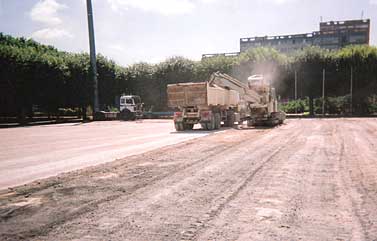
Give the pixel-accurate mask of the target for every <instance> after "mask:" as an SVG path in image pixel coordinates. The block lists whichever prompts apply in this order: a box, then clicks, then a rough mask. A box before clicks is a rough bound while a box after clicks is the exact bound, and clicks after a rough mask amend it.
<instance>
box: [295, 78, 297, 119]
mask: <svg viewBox="0 0 377 241" xmlns="http://www.w3.org/2000/svg"><path fill="white" fill-rule="evenodd" d="M295 102H296V103H295V112H296V114H297V71H296V70H295Z"/></svg>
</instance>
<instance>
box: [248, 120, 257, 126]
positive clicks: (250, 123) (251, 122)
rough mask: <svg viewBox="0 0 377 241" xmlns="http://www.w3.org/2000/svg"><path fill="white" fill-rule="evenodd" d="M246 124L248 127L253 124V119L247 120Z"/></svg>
mask: <svg viewBox="0 0 377 241" xmlns="http://www.w3.org/2000/svg"><path fill="white" fill-rule="evenodd" d="M247 126H248V127H252V126H255V123H254V121H253V120H247Z"/></svg>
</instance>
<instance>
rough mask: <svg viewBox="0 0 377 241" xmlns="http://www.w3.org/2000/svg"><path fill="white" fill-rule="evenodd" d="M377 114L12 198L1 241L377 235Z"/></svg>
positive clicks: (156, 156)
mask: <svg viewBox="0 0 377 241" xmlns="http://www.w3.org/2000/svg"><path fill="white" fill-rule="evenodd" d="M376 140H377V119H328V120H326V119H324V120H318V119H317V120H290V121H288V122H287V124H285V125H283V126H280V127H278V128H274V129H244V130H236V129H232V130H227V131H225V132H222V133H218V134H215V135H208V136H205V137H203V138H200V139H197V140H195V141H193V140H190V141H187V142H184V143H180V144H177V145H175V146H168V147H164V148H161V149H158V150H155V151H151V152H148V153H145V154H142V155H138V156H132V157H128V158H125V159H123V160H118V161H116V162H112V163H107V164H102V165H100V166H98V167H91V168H87V169H85V170H81V171H75V172H72V173H68V174H64V175H61V176H58V177H54V178H49V179H47V180H43V181H40V182H35V183H32V184H28V185H26V186H21V187H18V188H14V189H12V190H5V191H3V192H2V193H1V194H0V207H1V208H0V220H1V221H0V239H1V240H8V239H9V240H13V239H27V240H377V211H376V210H377V147H376V145H377V144H376Z"/></svg>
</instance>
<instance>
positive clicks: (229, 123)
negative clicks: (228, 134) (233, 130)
mask: <svg viewBox="0 0 377 241" xmlns="http://www.w3.org/2000/svg"><path fill="white" fill-rule="evenodd" d="M234 121H235V117H234V113H233V112H230V113H228V114H227V118H226V122H225V126H226V127H233V126H234Z"/></svg>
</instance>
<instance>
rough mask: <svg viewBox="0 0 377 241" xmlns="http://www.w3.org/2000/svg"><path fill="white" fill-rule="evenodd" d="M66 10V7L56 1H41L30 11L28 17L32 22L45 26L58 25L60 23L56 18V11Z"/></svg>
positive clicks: (58, 18) (59, 19) (57, 17)
mask: <svg viewBox="0 0 377 241" xmlns="http://www.w3.org/2000/svg"><path fill="white" fill-rule="evenodd" d="M65 8H67V6H66V5H64V4H60V3H58V2H57V1H56V0H41V1H39V2H37V4H35V5H34V7H33V8H32V9H31V12H30V17H31V19H32V20H33V21H36V22H41V23H44V24H47V25H50V26H51V25H58V24H61V23H62V20H61V18H60V17H59V16H58V14H57V13H58V11H59V10H62V9H65Z"/></svg>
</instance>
